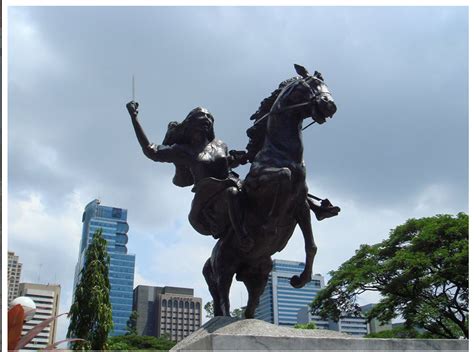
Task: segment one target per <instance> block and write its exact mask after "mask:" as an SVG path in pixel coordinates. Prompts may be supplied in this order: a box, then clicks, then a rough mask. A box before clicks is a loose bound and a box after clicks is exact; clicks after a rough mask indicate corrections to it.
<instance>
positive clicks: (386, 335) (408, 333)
mask: <svg viewBox="0 0 474 352" xmlns="http://www.w3.org/2000/svg"><path fill="white" fill-rule="evenodd" d="M364 337H366V338H377V339H429V338H433V337H434V336H433V335H432V334H430V333H427V332H424V333H422V332H419V331H418V330H416V329H415V328H407V327H405V326H399V327H395V328H393V329H391V330H384V331H380V332H376V333H372V334H368V335H366V336H364Z"/></svg>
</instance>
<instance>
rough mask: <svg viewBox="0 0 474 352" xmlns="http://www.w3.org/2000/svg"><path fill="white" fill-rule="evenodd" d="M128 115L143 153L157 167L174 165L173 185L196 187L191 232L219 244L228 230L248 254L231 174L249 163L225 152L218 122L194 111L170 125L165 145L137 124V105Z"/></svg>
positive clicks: (235, 180)
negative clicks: (151, 139)
mask: <svg viewBox="0 0 474 352" xmlns="http://www.w3.org/2000/svg"><path fill="white" fill-rule="evenodd" d="M127 110H128V112H129V114H130V117H131V119H132V124H133V128H134V130H135V134H136V136H137V139H138V142H139V143H140V146H141V147H142V149H143V153H144V154H145V155H146V156H147V157H148V158H149V159H151V160H153V161H159V162H168V163H173V164H174V165H175V167H176V174H175V176H174V178H173V183H174V184H175V185H177V186H180V187H186V186H190V185H194V187H193V189H192V191H193V192H194V193H195V196H194V199H193V202H192V205H191V212H190V213H189V217H188V218H189V222H190V223H191V225H192V226H193V228H194V229H195V230H196V231H198V232H199V233H201V234H203V235H209V234H211V235H212V236H213V237H214V238H220V237H223V236H225V235H226V234H227V232H228V230H229V225H230V226H231V227H232V229H233V230H234V233H235V234H236V238H235V240H236V241H237V244H238V245H239V247H240V248H241V249H242V250H244V251H249V250H250V249H251V248H252V247H253V243H254V241H253V240H252V239H251V238H250V237H249V236H248V234H247V233H246V231H245V229H244V228H243V226H242V224H243V221H242V220H243V210H242V208H241V206H242V202H241V197H242V194H241V182H240V180H239V179H238V175H237V174H235V173H234V172H232V171H231V169H232V168H234V167H236V166H238V165H243V164H245V163H246V162H247V158H246V153H245V152H240V151H234V150H231V151H230V152H228V151H227V145H226V144H225V143H224V142H222V141H221V140H219V139H216V138H215V136H214V117H213V116H212V115H211V114H210V113H209V111H208V110H206V109H204V108H202V107H197V108H195V109H193V110H191V112H190V113H189V114H188V116H186V118H185V119H184V121H183V122H182V123H177V122H171V123H170V124H169V125H168V131H167V133H166V136H165V138H164V141H163V144H162V145H156V144H154V143H150V142H149V141H148V138H147V137H146V135H145V132H144V131H143V129H142V127H141V125H140V123H139V122H138V119H137V117H138V103H137V102H135V101H131V102H129V103H128V104H127Z"/></svg>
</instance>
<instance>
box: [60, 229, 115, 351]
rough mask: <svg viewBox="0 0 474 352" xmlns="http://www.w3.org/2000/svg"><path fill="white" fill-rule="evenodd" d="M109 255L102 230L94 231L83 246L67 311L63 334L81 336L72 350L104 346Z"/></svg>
mask: <svg viewBox="0 0 474 352" xmlns="http://www.w3.org/2000/svg"><path fill="white" fill-rule="evenodd" d="M109 265H110V257H109V255H108V253H107V241H106V240H105V239H104V237H103V236H102V229H99V230H97V231H96V233H95V234H94V237H93V238H92V241H91V243H90V245H89V246H88V247H87V249H86V253H85V264H84V267H83V269H82V270H81V274H80V279H79V282H78V284H77V286H76V289H75V292H74V302H73V304H72V306H71V309H70V310H69V318H70V323H69V329H68V332H67V337H77V338H82V339H84V340H86V341H87V343H85V344H84V343H82V342H79V343H74V344H73V346H72V347H73V349H93V350H105V349H107V337H108V335H109V332H110V331H111V330H112V328H113V322H112V306H111V304H110V297H109V292H110V283H109Z"/></svg>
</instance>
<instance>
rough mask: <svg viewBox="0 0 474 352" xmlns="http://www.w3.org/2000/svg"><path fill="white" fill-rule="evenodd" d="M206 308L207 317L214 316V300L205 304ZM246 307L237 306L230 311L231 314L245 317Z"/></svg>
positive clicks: (234, 316)
mask: <svg viewBox="0 0 474 352" xmlns="http://www.w3.org/2000/svg"><path fill="white" fill-rule="evenodd" d="M204 310H205V311H206V318H214V301H210V302H207V303H206V304H205V305H204ZM244 313H245V309H242V308H235V309H234V310H233V311H232V312H230V316H231V317H233V318H243V317H244Z"/></svg>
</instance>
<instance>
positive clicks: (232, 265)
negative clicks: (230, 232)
mask: <svg viewBox="0 0 474 352" xmlns="http://www.w3.org/2000/svg"><path fill="white" fill-rule="evenodd" d="M231 241H232V239H220V240H219V241H218V242H217V243H216V246H215V247H214V249H213V251H212V256H211V259H210V260H211V264H212V271H213V277H214V281H215V283H216V286H215V287H216V291H217V295H216V296H218V297H219V303H218V304H219V307H218V308H217V310H218V311H219V312H221V315H225V316H230V302H229V292H230V286H231V285H232V280H233V278H234V274H235V272H236V271H237V267H238V265H239V264H240V258H239V257H238V251H236V250H235V248H234V247H232V246H231Z"/></svg>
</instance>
